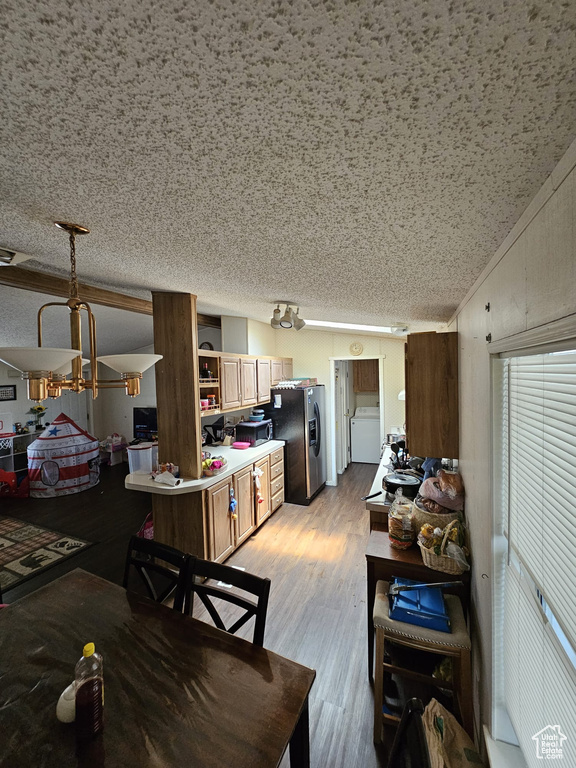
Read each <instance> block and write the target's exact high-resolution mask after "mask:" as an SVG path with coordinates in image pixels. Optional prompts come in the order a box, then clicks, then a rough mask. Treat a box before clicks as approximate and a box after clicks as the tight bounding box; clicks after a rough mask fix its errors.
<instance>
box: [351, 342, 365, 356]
mask: <svg viewBox="0 0 576 768" xmlns="http://www.w3.org/2000/svg"><path fill="white" fill-rule="evenodd" d="M363 350H364V347H363V346H362V344H360V342H359V341H353V342H352V344H350V354H352V355H361V354H362V352H363Z"/></svg>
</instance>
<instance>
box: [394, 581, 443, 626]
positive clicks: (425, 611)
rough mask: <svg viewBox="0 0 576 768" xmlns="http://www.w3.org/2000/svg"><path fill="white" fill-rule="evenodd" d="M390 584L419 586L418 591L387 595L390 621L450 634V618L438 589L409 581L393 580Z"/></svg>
mask: <svg viewBox="0 0 576 768" xmlns="http://www.w3.org/2000/svg"><path fill="white" fill-rule="evenodd" d="M391 583H392V584H399V585H401V586H405V585H408V586H412V585H414V584H419V585H420V587H419V588H418V589H413V590H409V591H408V590H407V591H406V592H399V593H398V594H397V595H389V600H390V612H389V616H390V618H391V619H394V621H404V622H406V623H407V624H415V625H416V626H417V627H426V628H427V629H434V630H437V631H439V632H451V629H450V618H449V616H448V612H447V611H446V606H445V604H444V595H443V594H442V589H441V588H440V587H427V586H425V585H423V584H422V583H421V582H419V581H411V580H410V579H394V581H393V582H391Z"/></svg>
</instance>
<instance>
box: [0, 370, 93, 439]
mask: <svg viewBox="0 0 576 768" xmlns="http://www.w3.org/2000/svg"><path fill="white" fill-rule="evenodd" d="M87 370H88V371H89V370H90V369H89V368H88V369H86V368H85V369H84V371H85V372H86V371H87ZM4 385H9V386H14V385H15V386H16V400H0V413H1V414H10V415H11V419H9V420H8V419H6V421H10V422H11V423H10V426H9V428H6V425H5V426H4V428H3V431H5V432H9V431H11V430H12V425H13V424H14V423H15V422H17V421H19V422H20V423H21V424H22V426H23V427H25V426H26V422H27V421H35V417H34V415H33V414H31V413H29V411H30V408H31V407H32V406H33V405H36V403H35V402H34V401H32V400H28V393H27V382H26V381H23V380H22V378H21V374H20V372H19V371H16V369H15V368H11V367H10V366H9V365H5V364H4V363H0V386H4ZM70 397H78V395H75V394H74V393H67V395H65V397H64V398H62V397H57V398H55V399H54V400H51V399H48V400H44V402H43V403H41V405H43V406H44V407H45V408H46V412H45V414H44V416H43V417H42V423H43V424H46V423H48V422H51V421H53V420H54V419H55V418H56V417H57V416H58V415H59V414H60V413H66V415H68V416H70V417H71V418H74V419H75V418H76V413H72V412H71V408H70V407H69V406H68V405H66V402H65V401H66V399H67V398H70ZM83 397H84V398H85V400H84V401H83V402H84V403H87V399H88V398H90V397H91V395H90V394H88V393H86V395H84V396H83ZM3 420H4V418H3ZM79 421H80V420H79ZM80 426H88V425H86V422H85V421H83V422H82V423H80ZM0 431H2V430H0Z"/></svg>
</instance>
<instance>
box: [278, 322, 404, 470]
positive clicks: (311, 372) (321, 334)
mask: <svg viewBox="0 0 576 768" xmlns="http://www.w3.org/2000/svg"><path fill="white" fill-rule="evenodd" d="M274 333H275V334H276V352H275V354H276V355H278V356H279V357H291V358H292V359H293V361H294V376H295V377H305V376H313V377H316V378H317V379H318V383H319V384H324V385H325V386H326V403H327V404H329V403H330V398H331V394H332V381H331V380H330V358H331V357H332V358H349V357H350V344H352V342H353V341H360V342H361V343H362V345H363V347H364V351H363V353H362V355H360V356H359V357H358V358H355V359H362V358H370V357H372V358H374V357H379V356H381V355H385V356H386V359H385V360H384V392H385V397H384V418H385V432H388V431H389V430H390V426H391V425H392V424H394V425H397V424H403V423H404V403H403V402H402V401H400V400H398V392H400V390H401V389H404V340H403V339H383V338H380V337H378V336H362V335H361V334H354V335H352V334H346V333H330V332H326V331H312V330H308V329H307V328H303V329H302V330H301V331H295V330H293V329H290V330H287V329H281V330H277V331H274ZM350 375H352V372H350ZM326 423H327V444H328V455H327V457H326V459H327V466H328V480H327V481H328V483H330V484H333V483H335V482H336V478H335V477H333V476H332V471H331V467H332V461H333V453H334V439H333V435H332V428H331V424H330V420H329V419H328V418H326Z"/></svg>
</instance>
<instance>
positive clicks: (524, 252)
mask: <svg viewBox="0 0 576 768" xmlns="http://www.w3.org/2000/svg"><path fill="white" fill-rule="evenodd" d="M575 163H576V142H575V143H574V144H573V145H572V146H571V147H570V149H569V150H568V152H567V153H566V155H565V156H564V158H563V159H562V160H561V162H560V163H559V164H558V166H557V168H556V169H555V171H554V172H553V173H552V175H551V177H550V178H549V179H548V180H547V181H546V183H545V184H544V186H543V187H542V189H541V190H540V192H539V193H538V195H537V196H536V197H535V199H534V200H533V202H532V203H531V204H530V206H529V207H528V209H527V211H526V212H525V214H524V215H523V216H522V218H521V219H520V221H519V222H518V224H517V225H516V227H514V229H513V230H512V232H511V233H510V235H509V236H508V237H507V238H506V240H505V242H504V243H503V245H502V246H501V248H500V249H499V250H498V252H497V253H496V254H495V256H494V257H493V259H492V261H491V262H490V264H489V265H488V267H487V268H486V270H485V271H484V272H483V274H482V275H481V277H480V278H479V280H478V281H477V284H476V286H475V287H474V289H473V291H472V292H471V293H470V295H469V296H468V297H467V299H466V300H465V302H464V303H463V305H462V306H461V307H460V310H459V312H458V314H457V318H456V323H457V328H458V332H459V344H460V374H459V378H460V471H461V472H462V475H463V478H464V483H465V486H466V517H467V521H468V525H469V528H470V540H471V545H472V557H473V569H472V605H473V610H472V633H473V640H474V643H473V644H474V651H475V653H474V684H475V696H476V698H477V702H478V704H479V705H480V707H479V712H478V713H477V714H478V715H479V716H478V721H480V722H483V723H486V724H488V725H490V724H491V717H492V708H491V696H492V683H491V674H492V663H491V659H492V588H493V587H492V582H493V579H492V576H493V574H492V520H493V511H492V505H491V495H492V488H491V453H492V450H491V427H490V423H491V398H490V354H489V350H488V345H487V343H486V335H487V334H489V333H491V334H492V340H493V341H495V340H499V339H500V340H501V339H507V338H510V345H511V346H513V339H514V336H515V335H517V334H519V333H522V332H523V331H526V330H529V329H535V328H538V327H539V326H543V325H544V324H547V323H550V322H552V321H555V320H559V319H560V318H563V317H566V316H568V315H574V314H575V313H576V290H575V289H576V260H575V258H574V255H575V254H576V227H575V212H576V171H574V165H575ZM487 303H490V311H489V312H488V311H487V310H486V309H485V306H486V304H487ZM454 329H455V328H454V324H452V325H451V326H450V328H449V330H454ZM551 565H552V566H553V564H551Z"/></svg>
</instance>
